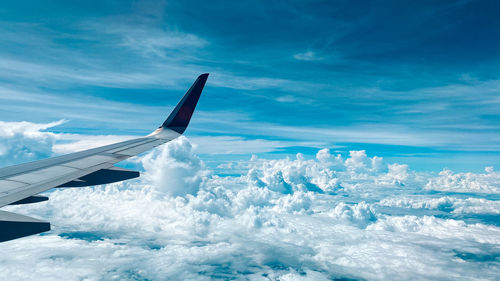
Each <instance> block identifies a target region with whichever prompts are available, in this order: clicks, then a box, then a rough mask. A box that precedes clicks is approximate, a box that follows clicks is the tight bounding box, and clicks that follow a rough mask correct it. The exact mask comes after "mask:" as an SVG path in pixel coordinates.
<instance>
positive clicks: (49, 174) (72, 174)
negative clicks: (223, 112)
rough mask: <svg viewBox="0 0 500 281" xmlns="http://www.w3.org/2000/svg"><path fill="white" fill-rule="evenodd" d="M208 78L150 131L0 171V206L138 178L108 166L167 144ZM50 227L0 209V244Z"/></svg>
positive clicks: (189, 113)
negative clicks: (52, 191) (63, 190)
mask: <svg viewBox="0 0 500 281" xmlns="http://www.w3.org/2000/svg"><path fill="white" fill-rule="evenodd" d="M207 78H208V73H205V74H202V75H200V76H199V77H198V79H196V81H195V82H194V83H193V85H192V86H191V88H189V90H188V91H187V92H186V94H185V95H184V97H183V98H182V99H181V100H180V102H179V103H178V104H177V106H176V107H175V108H174V110H173V111H172V113H170V115H169V116H168V118H167V119H166V120H165V122H163V124H162V125H161V126H160V127H159V128H158V129H156V130H155V131H154V132H153V133H151V134H149V135H147V136H145V137H141V138H137V139H132V140H128V141H124V142H119V143H115V144H111V145H106V146H102V147H98V148H93V149H89V150H85V151H80V152H76V153H71V154H66V155H63V156H58V157H53V158H48V159H43V160H39V161H35V162H30V163H25V164H21V165H16V166H10V167H5V168H1V169H0V207H3V206H6V205H14V204H29V203H36V202H41V201H44V200H46V199H43V198H45V197H43V196H36V195H37V194H39V193H41V192H44V191H46V190H49V189H51V188H54V187H80V186H89V185H99V184H106V183H111V182H118V181H123V180H127V179H131V178H135V177H138V176H139V173H138V172H136V171H130V170H126V169H122V168H118V167H115V166H113V165H114V164H116V163H118V162H120V161H123V160H125V159H127V158H129V157H132V156H135V155H137V154H140V153H142V152H145V151H148V150H150V149H152V148H153V147H156V146H159V145H161V144H164V143H167V142H169V141H171V140H173V139H175V138H177V137H178V136H180V135H181V134H182V133H184V131H185V130H186V128H187V126H188V125H189V121H190V120H191V117H192V115H193V112H194V109H195V108H196V104H197V103H198V100H199V98H200V95H201V92H202V90H203V87H204V86H205V83H206V81H207ZM49 230H50V223H48V222H43V221H40V220H37V219H34V218H30V217H26V216H22V215H19V214H14V213H10V212H6V211H0V242H3V241H8V240H12V239H16V238H20V237H24V236H28V235H32V234H37V233H41V232H45V231H49Z"/></svg>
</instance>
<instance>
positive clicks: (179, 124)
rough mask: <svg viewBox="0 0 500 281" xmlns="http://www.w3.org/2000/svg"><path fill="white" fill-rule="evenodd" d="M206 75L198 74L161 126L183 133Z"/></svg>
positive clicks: (206, 77) (203, 85)
mask: <svg viewBox="0 0 500 281" xmlns="http://www.w3.org/2000/svg"><path fill="white" fill-rule="evenodd" d="M208 75H209V73H203V74H201V75H200V76H198V78H197V79H196V81H195V82H194V83H193V85H192V86H191V88H189V90H188V91H187V92H186V94H185V95H184V97H183V98H182V99H181V100H180V101H179V103H178V104H177V106H176V107H175V108H174V110H173V111H172V113H170V115H169V116H168V118H167V120H165V122H163V124H162V125H161V127H164V128H165V127H166V128H169V129H172V130H174V131H176V132H178V133H179V134H182V133H184V131H185V130H186V128H187V126H188V125H189V121H190V120H191V116H192V115H193V112H194V109H195V108H196V104H197V103H198V99H199V98H200V95H201V92H202V91H203V88H204V87H205V83H206V81H207V79H208ZM161 127H160V128H161Z"/></svg>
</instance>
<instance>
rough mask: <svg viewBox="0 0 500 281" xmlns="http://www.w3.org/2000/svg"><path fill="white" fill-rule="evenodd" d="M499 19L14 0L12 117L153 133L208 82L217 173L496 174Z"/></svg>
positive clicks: (494, 13)
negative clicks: (391, 167) (349, 168)
mask: <svg viewBox="0 0 500 281" xmlns="http://www.w3.org/2000/svg"><path fill="white" fill-rule="evenodd" d="M499 13H500V6H499V5H498V4H495V2H494V1H439V2H437V1H411V2H406V1H405V2H403V1H392V2H387V1H362V2H358V1H356V2H353V1H308V2H304V1H287V2H286V3H285V2H280V3H274V2H273V3H269V1H260V2H259V1H234V2H224V3H213V2H206V1H177V2H168V1H78V2H76V3H75V2H71V3H70V2H67V1H48V2H47V1H44V2H43V3H41V2H40V1H16V2H11V3H8V4H7V3H4V4H2V5H0V18H1V19H2V20H1V21H0V38H2V39H1V41H0V42H1V44H0V103H1V104H2V110H1V112H0V120H2V121H7V122H13V121H28V122H34V123H49V122H54V121H58V120H61V119H64V120H67V121H66V122H65V123H63V124H61V125H59V126H57V127H53V128H50V131H53V132H57V133H61V132H65V133H73V134H79V135H108V134H112V135H141V134H146V133H148V132H149V131H151V129H153V128H155V127H156V126H157V125H158V124H160V123H161V122H162V121H163V119H164V118H165V117H166V115H167V114H168V112H169V110H170V109H171V108H172V106H173V105H174V104H175V103H176V102H177V101H178V99H179V98H180V97H181V96H182V94H183V92H184V91H185V90H186V89H187V88H188V87H189V85H190V84H191V83H192V81H194V79H195V78H196V76H197V75H198V74H200V73H203V72H209V73H211V76H210V78H209V81H208V83H207V86H206V89H205V91H204V94H203V96H202V99H201V100H200V103H199V106H198V111H197V112H196V114H195V116H194V119H193V121H192V124H191V127H190V129H189V130H188V131H187V136H188V137H190V138H192V140H193V143H195V144H198V146H199V147H200V149H201V146H206V148H203V149H201V150H200V152H199V154H201V155H202V158H203V159H204V160H205V161H207V163H214V165H215V164H218V163H221V162H224V161H227V160H234V159H240V158H241V159H248V158H250V155H252V154H257V155H259V156H264V157H267V158H278V157H282V156H283V154H290V155H292V154H296V153H297V152H301V153H303V154H305V155H306V157H312V156H313V155H314V154H315V153H316V152H317V151H318V149H321V148H330V149H332V151H337V152H338V153H341V154H342V155H347V154H348V151H350V150H361V149H365V150H366V151H367V153H368V154H369V155H378V156H382V157H384V159H388V160H391V161H396V162H403V163H408V164H409V165H410V167H411V168H412V169H416V170H427V171H439V170H441V169H443V168H444V167H449V168H452V169H454V170H458V171H463V170H469V171H481V170H483V169H484V167H485V166H491V165H493V166H498V164H499V163H500V153H499V151H500V150H499V148H500V146H499V143H498V139H499V137H500V122H499V120H500V113H499V112H500V110H499V109H500V90H499V89H500V77H499V76H500V73H499V70H500V68H499V66H500V28H499V27H500V19H498V14H499ZM245 147H246V149H245ZM212 148H213V149H212Z"/></svg>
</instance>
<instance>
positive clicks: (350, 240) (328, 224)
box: [0, 128, 500, 280]
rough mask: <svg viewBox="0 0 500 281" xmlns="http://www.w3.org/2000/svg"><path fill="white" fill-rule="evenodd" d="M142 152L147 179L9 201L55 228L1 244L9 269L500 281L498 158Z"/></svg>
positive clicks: (44, 275)
mask: <svg viewBox="0 0 500 281" xmlns="http://www.w3.org/2000/svg"><path fill="white" fill-rule="evenodd" d="M40 129H43V128H40ZM26 130H28V129H26ZM26 130H25V131H26ZM30 130H31V129H30ZM21 131H22V130H21ZM28 131H29V130H28ZM34 131H39V130H34ZM22 132H24V131H22ZM19 135H23V136H24V134H23V133H16V134H7V133H3V137H4V138H7V139H9V138H17V137H18V136H19ZM22 138H27V139H30V136H24V137H22ZM37 139H38V140H39V141H38V142H39V143H40V144H41V146H42V147H44V145H42V144H46V143H47V142H46V138H37ZM49 143H50V142H49ZM47 147H48V148H47V149H46V151H50V150H51V147H50V145H48V146H47ZM15 149H16V147H13V148H11V150H12V151H11V153H14V151H15ZM41 155H43V154H41ZM133 161H134V162H135V163H136V164H140V165H141V166H142V167H143V168H144V173H143V176H142V177H141V178H139V179H136V180H132V181H127V182H123V183H116V184H110V185H106V186H97V187H87V188H74V189H58V190H55V191H52V192H49V197H50V200H49V201H48V202H45V203H39V204H34V205H30V206H9V207H7V208H5V209H6V210H11V211H15V212H19V213H23V214H27V215H30V216H35V217H39V218H42V219H46V220H49V221H51V223H52V225H53V230H52V231H51V232H49V233H46V234H44V235H39V236H32V237H26V238H23V239H19V240H15V241H10V242H7V243H2V244H0V251H1V252H2V253H8V254H5V255H2V256H1V257H0V265H1V266H0V275H1V276H8V277H9V278H8V279H9V280H26V279H33V278H36V279H43V280H60V279H65V280H115V279H119V280H172V279H173V280H210V279H216V278H220V279H248V280H276V279H278V280H332V279H335V278H339V279H340V278H347V279H349V278H350V279H368V280H402V279H420V280H421V279H440V280H456V279H466V280H476V279H477V280H479V279H482V280H484V279H486V280H494V279H495V278H496V277H498V275H499V274H500V267H499V262H500V260H499V253H500V225H499V224H498V216H499V211H498V210H499V205H498V202H499V201H498V197H497V194H498V188H499V186H498V175H497V172H495V171H494V170H493V168H491V167H489V168H486V171H485V173H479V174H475V173H463V174H462V173H453V172H451V171H447V170H445V171H443V172H441V173H439V174H430V173H419V172H415V171H412V170H411V169H410V168H409V167H408V166H407V165H404V164H397V163H385V162H384V160H383V159H382V158H380V157H376V156H374V157H370V156H368V155H367V153H366V151H351V152H350V154H349V156H348V157H347V158H342V157H341V156H340V155H334V154H332V153H331V152H330V151H329V150H328V149H322V150H320V151H318V153H317V154H316V157H315V158H309V159H308V158H306V157H304V156H303V155H301V154H297V155H296V157H295V158H283V159H272V160H269V159H263V158H258V157H252V158H251V159H249V160H241V161H235V162H233V163H227V165H226V169H228V170H231V169H232V168H231V167H237V170H238V171H244V172H242V173H237V174H233V175H230V176H220V175H217V174H216V173H214V172H213V171H211V169H210V167H208V166H207V165H205V164H204V163H203V161H202V160H201V159H200V158H199V157H198V156H197V155H195V154H194V152H193V148H192V145H191V144H190V143H189V141H188V140H187V139H186V138H184V137H181V138H179V139H178V140H176V141H173V142H171V143H169V144H167V145H165V146H163V147H159V148H157V149H155V150H153V151H151V152H149V153H147V154H145V155H143V156H141V157H138V158H136V159H135V160H133Z"/></svg>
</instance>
